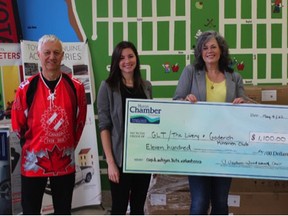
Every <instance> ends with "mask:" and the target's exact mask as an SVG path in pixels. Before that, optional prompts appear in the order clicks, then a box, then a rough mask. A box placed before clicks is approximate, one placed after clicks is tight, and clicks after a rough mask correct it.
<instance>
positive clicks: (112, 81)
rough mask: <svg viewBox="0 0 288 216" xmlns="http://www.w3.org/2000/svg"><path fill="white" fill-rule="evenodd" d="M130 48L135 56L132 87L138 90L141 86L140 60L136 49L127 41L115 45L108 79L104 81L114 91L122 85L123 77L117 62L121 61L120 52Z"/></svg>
mask: <svg viewBox="0 0 288 216" xmlns="http://www.w3.org/2000/svg"><path fill="white" fill-rule="evenodd" d="M127 48H130V49H132V50H133V52H134V54H135V56H136V67H135V69H134V75H133V80H134V83H133V86H134V88H135V89H138V88H139V87H140V86H141V84H142V82H143V81H142V78H141V73H140V60H139V55H138V51H137V49H136V47H135V46H134V44H133V43H131V42H129V41H122V42H120V43H118V44H117V45H116V47H115V48H114V51H113V54H112V58H111V65H110V74H109V76H108V78H107V79H106V82H107V83H108V84H109V86H110V87H111V88H112V89H115V88H117V87H118V86H119V84H122V80H123V78H124V77H123V76H122V73H121V70H120V68H119V62H120V60H121V55H122V51H123V50H124V49H127Z"/></svg>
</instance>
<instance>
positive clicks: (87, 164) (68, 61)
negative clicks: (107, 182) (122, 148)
mask: <svg viewBox="0 0 288 216" xmlns="http://www.w3.org/2000/svg"><path fill="white" fill-rule="evenodd" d="M63 46H64V47H63V48H64V53H65V54H64V57H63V61H62V66H61V70H62V71H63V72H65V73H67V74H68V75H70V76H73V77H75V78H77V79H78V80H80V81H81V82H82V83H83V84H84V86H85V92H86V98H87V103H88V107H87V119H86V125H85V127H84V130H83V134H82V137H81V139H80V143H79V144H78V146H77V148H76V150H75V163H76V182H75V187H74V194H73V201H72V208H77V207H82V206H86V205H97V204H101V182H100V169H99V158H98V146H97V138H96V125H95V119H94V108H93V100H92V88H91V79H90V72H91V71H92V70H91V65H90V63H89V56H88V54H89V52H88V51H89V50H88V49H89V48H88V45H87V43H84V42H74V43H63ZM21 53H22V65H23V74H24V79H26V78H28V77H30V76H32V75H34V74H36V73H38V72H39V71H40V68H41V65H40V64H39V59H38V56H37V42H35V41H22V42H21ZM50 212H53V205H52V197H51V191H50V187H49V185H47V187H46V189H45V193H44V197H43V208H42V214H48V213H50Z"/></svg>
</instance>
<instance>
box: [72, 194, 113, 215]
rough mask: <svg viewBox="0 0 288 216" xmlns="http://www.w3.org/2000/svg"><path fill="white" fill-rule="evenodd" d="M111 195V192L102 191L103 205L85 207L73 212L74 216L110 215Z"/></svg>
mask: <svg viewBox="0 0 288 216" xmlns="http://www.w3.org/2000/svg"><path fill="white" fill-rule="evenodd" d="M110 210H111V194H110V191H102V204H101V205H95V206H85V207H81V208H77V209H73V210H72V215H110Z"/></svg>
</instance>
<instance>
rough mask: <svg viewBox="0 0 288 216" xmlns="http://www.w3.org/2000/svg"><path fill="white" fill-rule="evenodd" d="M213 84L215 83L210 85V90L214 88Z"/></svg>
mask: <svg viewBox="0 0 288 216" xmlns="http://www.w3.org/2000/svg"><path fill="white" fill-rule="evenodd" d="M214 84H215V83H214V82H213V83H212V85H211V87H210V89H211V90H213V89H214Z"/></svg>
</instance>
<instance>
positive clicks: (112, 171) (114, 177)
mask: <svg viewBox="0 0 288 216" xmlns="http://www.w3.org/2000/svg"><path fill="white" fill-rule="evenodd" d="M108 178H109V180H110V181H112V182H114V183H119V179H120V173H119V169H118V167H117V165H116V164H115V163H111V164H108Z"/></svg>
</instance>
